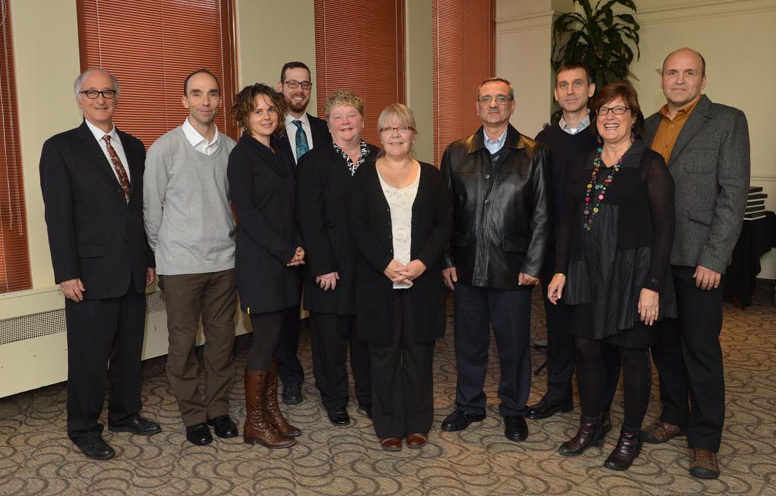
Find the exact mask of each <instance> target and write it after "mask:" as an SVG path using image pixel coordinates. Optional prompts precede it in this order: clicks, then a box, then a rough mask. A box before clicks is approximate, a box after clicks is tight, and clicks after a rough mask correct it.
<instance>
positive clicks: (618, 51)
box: [552, 0, 641, 88]
mask: <svg viewBox="0 0 776 496" xmlns="http://www.w3.org/2000/svg"><path fill="white" fill-rule="evenodd" d="M603 1H604V0H598V2H597V3H596V4H595V7H593V6H591V5H590V0H573V2H574V3H575V4H577V3H578V4H579V5H580V6H581V7H582V12H568V13H565V14H561V15H560V16H558V18H557V19H555V22H554V23H553V30H552V34H553V52H552V67H553V69H554V70H556V71H557V70H558V68H559V67H560V66H561V64H563V63H564V62H580V63H582V64H585V65H586V66H587V67H589V68H590V71H591V72H592V74H593V82H594V83H595V84H596V87H598V88H602V87H603V86H605V85H606V84H608V83H611V82H613V81H616V80H618V79H625V78H626V77H627V76H628V75H631V76H632V74H631V73H630V71H629V70H628V67H629V66H630V63H631V62H632V61H633V55H634V54H633V48H635V49H636V60H638V59H639V57H640V56H641V51H640V50H639V23H637V22H636V20H635V19H634V18H633V15H632V14H630V13H628V12H627V10H631V11H633V12H634V13H635V12H636V4H635V3H634V2H633V0H607V1H606V2H605V3H603V5H601V4H602V2H603ZM618 4H619V5H620V6H622V7H625V8H626V9H627V10H626V11H625V12H623V13H615V11H614V7H615V6H617V5H618ZM619 10H624V9H619ZM631 44H632V45H633V48H631Z"/></svg>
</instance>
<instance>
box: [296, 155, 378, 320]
mask: <svg viewBox="0 0 776 496" xmlns="http://www.w3.org/2000/svg"><path fill="white" fill-rule="evenodd" d="M367 146H368V147H369V155H367V157H366V160H365V162H364V163H366V162H371V161H374V160H375V158H376V157H377V151H378V150H379V149H378V148H377V147H376V146H372V145H367ZM354 182H355V180H354V177H353V176H352V175H351V173H350V169H348V166H347V161H346V160H345V159H344V158H343V157H342V155H340V154H339V153H337V151H336V150H335V149H334V147H333V146H331V145H321V146H316V147H315V148H313V149H312V150H310V151H309V152H307V153H306V154H305V155H304V156H303V157H302V159H301V160H300V161H299V164H298V167H297V186H296V191H297V195H296V216H297V221H298V223H299V230H300V231H301V233H302V239H303V240H304V246H305V250H306V252H305V258H306V259H307V265H306V267H305V269H304V274H305V277H304V300H305V308H306V309H308V310H310V311H311V312H321V313H331V314H336V315H354V314H355V313H356V303H355V289H356V248H355V246H354V245H353V240H352V239H351V236H350V229H349V226H348V204H347V203H348V194H349V193H350V188H351V186H352V185H353V184H354ZM334 271H337V272H338V273H339V277H340V279H339V281H337V288H336V289H335V290H334V291H331V290H329V291H324V290H322V289H321V288H320V286H318V285H317V284H316V283H315V277H316V276H320V275H322V274H328V273H330V272H334Z"/></svg>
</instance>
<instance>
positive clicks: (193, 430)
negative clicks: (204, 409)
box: [186, 422, 213, 446]
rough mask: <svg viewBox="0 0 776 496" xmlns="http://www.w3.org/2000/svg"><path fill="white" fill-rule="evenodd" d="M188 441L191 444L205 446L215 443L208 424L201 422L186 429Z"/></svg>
mask: <svg viewBox="0 0 776 496" xmlns="http://www.w3.org/2000/svg"><path fill="white" fill-rule="evenodd" d="M186 440H187V441H188V442H190V443H191V444H195V445H197V446H204V445H206V444H210V443H212V442H213V435H212V434H210V429H209V428H208V426H207V424H206V423H204V422H201V423H199V424H194V425H190V426H188V427H186Z"/></svg>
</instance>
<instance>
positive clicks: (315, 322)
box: [310, 312, 372, 411]
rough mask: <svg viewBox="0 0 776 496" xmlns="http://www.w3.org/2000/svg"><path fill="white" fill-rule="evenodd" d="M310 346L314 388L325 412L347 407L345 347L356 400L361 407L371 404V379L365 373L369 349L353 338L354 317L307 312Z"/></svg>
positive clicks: (367, 369)
mask: <svg viewBox="0 0 776 496" xmlns="http://www.w3.org/2000/svg"><path fill="white" fill-rule="evenodd" d="M310 320H311V326H310V344H311V348H312V350H311V351H312V355H313V374H314V375H315V385H316V387H317V388H318V391H320V393H321V402H322V403H323V406H324V408H326V410H329V411H330V410H333V409H338V408H345V407H346V406H347V404H348V369H347V365H346V363H345V362H346V361H347V358H348V346H350V368H351V370H352V371H353V381H354V382H355V385H356V399H357V400H358V404H359V406H361V407H368V406H370V405H371V404H372V384H371V382H372V376H371V371H370V370H369V348H368V347H367V345H366V343H364V342H363V341H361V340H360V339H358V336H357V335H356V327H355V320H356V319H355V317H354V316H352V315H334V314H330V313H318V312H311V314H310Z"/></svg>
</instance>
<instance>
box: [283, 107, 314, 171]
mask: <svg viewBox="0 0 776 496" xmlns="http://www.w3.org/2000/svg"><path fill="white" fill-rule="evenodd" d="M296 120H299V121H302V129H304V132H305V134H306V135H307V146H308V147H309V148H310V150H312V149H313V131H312V129H310V119H308V118H307V112H305V113H304V114H302V117H300V118H299V119H297V118H296V117H294V116H293V115H291V114H286V136H288V142H289V143H290V144H291V153H293V154H294V162H296V161H297V158H296V130H297V129H299V128H298V127H296V124H294V121H296Z"/></svg>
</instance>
